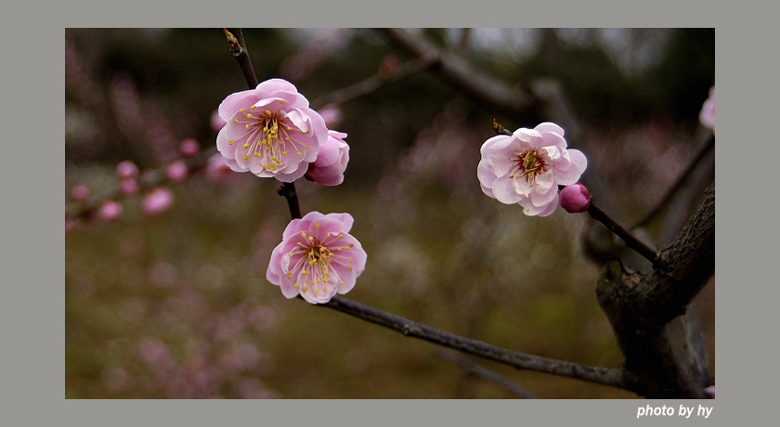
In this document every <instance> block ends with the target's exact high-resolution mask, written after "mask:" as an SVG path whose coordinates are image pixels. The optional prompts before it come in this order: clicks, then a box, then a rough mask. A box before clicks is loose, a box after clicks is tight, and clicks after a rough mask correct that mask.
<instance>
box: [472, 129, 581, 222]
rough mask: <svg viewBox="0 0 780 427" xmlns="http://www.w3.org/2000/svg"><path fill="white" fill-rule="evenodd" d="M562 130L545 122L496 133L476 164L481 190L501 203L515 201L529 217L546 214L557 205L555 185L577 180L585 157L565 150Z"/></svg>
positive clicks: (551, 211) (556, 187)
mask: <svg viewBox="0 0 780 427" xmlns="http://www.w3.org/2000/svg"><path fill="white" fill-rule="evenodd" d="M563 132H564V131H563V129H561V127H560V126H558V125H556V124H555V123H550V122H545V123H541V124H540V125H538V126H536V127H535V128H534V129H528V128H520V129H518V130H516V131H515V132H514V133H513V134H512V135H511V136H510V135H496V136H494V137H492V138H490V139H488V140H487V141H485V143H484V144H482V148H481V149H480V153H481V154H482V160H480V162H479V165H478V166H477V178H479V183H480V186H481V187H482V191H483V192H485V194H486V195H488V197H492V198H494V199H497V200H498V201H499V202H501V203H506V204H513V203H517V204H519V205H520V206H522V207H523V213H525V214H526V215H529V216H536V215H538V216H548V215H550V214H552V213H553V212H554V211H555V209H556V208H557V207H558V185H571V184H574V183H575V182H577V180H579V179H580V175H582V172H584V171H585V168H586V167H587V166H588V160H587V159H586V158H585V155H584V154H582V152H580V151H579V150H575V149H567V148H566V140H565V139H564V138H563Z"/></svg>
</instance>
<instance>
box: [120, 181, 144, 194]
mask: <svg viewBox="0 0 780 427" xmlns="http://www.w3.org/2000/svg"><path fill="white" fill-rule="evenodd" d="M138 189H139V188H138V181H136V180H135V178H123V179H122V180H121V181H120V182H119V191H120V192H121V193H122V194H124V195H125V196H130V195H132V194H135V193H137V192H138Z"/></svg>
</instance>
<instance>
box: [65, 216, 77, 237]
mask: <svg viewBox="0 0 780 427" xmlns="http://www.w3.org/2000/svg"><path fill="white" fill-rule="evenodd" d="M75 226H76V221H73V220H72V219H67V218H65V234H68V233H70V232H71V231H73V227H75Z"/></svg>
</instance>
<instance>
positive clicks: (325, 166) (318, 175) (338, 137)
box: [306, 130, 349, 186]
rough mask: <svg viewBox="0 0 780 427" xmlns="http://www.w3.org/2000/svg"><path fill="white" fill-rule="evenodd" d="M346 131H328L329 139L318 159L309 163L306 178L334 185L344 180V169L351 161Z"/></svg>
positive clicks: (322, 147)
mask: <svg viewBox="0 0 780 427" xmlns="http://www.w3.org/2000/svg"><path fill="white" fill-rule="evenodd" d="M346 137H347V134H346V133H341V132H336V131H332V130H331V131H328V141H327V142H325V143H324V144H322V146H321V147H320V152H319V154H318V155H317V160H315V161H314V163H312V164H310V165H309V171H308V172H307V173H306V178H308V179H310V180H312V181H314V182H318V183H320V184H322V185H327V186H334V185H339V184H341V183H342V182H344V171H345V170H347V163H349V145H347V143H346V142H344V138H346Z"/></svg>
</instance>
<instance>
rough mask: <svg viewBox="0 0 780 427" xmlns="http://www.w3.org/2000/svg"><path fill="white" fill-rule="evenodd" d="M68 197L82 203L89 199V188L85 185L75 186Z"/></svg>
mask: <svg viewBox="0 0 780 427" xmlns="http://www.w3.org/2000/svg"><path fill="white" fill-rule="evenodd" d="M70 197H71V198H72V199H73V200H75V201H77V202H83V201H84V200H87V197H89V188H87V186H86V185H77V186H75V187H73V189H72V190H70Z"/></svg>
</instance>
